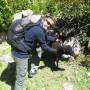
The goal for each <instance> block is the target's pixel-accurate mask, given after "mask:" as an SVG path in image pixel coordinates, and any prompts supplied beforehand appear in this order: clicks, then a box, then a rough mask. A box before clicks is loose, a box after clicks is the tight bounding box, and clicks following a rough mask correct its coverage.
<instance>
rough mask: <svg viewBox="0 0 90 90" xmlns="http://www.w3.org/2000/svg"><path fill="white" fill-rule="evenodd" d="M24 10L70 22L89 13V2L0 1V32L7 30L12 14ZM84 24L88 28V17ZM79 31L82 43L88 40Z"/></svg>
mask: <svg viewBox="0 0 90 90" xmlns="http://www.w3.org/2000/svg"><path fill="white" fill-rule="evenodd" d="M25 9H32V10H33V11H34V13H39V14H41V13H42V14H50V15H52V16H53V17H54V18H55V19H57V18H64V19H65V20H69V21H71V20H73V19H74V18H79V17H83V15H85V14H86V13H90V0H22V1H21V0H0V32H1V31H7V30H8V27H9V25H10V23H11V21H12V19H13V17H12V16H13V14H15V13H17V12H20V11H22V10H25ZM85 18H87V16H86V17H85ZM85 24H86V25H87V26H88V27H90V17H89V15H88V20H86V21H85ZM80 31H81V35H82V37H81V38H82V41H86V40H88V37H87V35H86V33H83V34H82V29H81V30H80ZM84 37H86V38H84Z"/></svg>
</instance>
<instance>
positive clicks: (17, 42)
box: [7, 15, 41, 52]
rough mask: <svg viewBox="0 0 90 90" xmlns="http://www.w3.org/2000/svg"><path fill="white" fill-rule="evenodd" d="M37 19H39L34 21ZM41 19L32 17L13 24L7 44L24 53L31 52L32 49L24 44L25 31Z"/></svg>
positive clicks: (18, 20)
mask: <svg viewBox="0 0 90 90" xmlns="http://www.w3.org/2000/svg"><path fill="white" fill-rule="evenodd" d="M35 17H37V18H38V19H37V20H36V21H34V19H35ZM40 19H41V17H40V16H39V15H32V16H31V17H28V16H27V17H24V18H21V19H17V20H15V21H13V23H12V24H11V26H10V28H9V30H8V34H7V42H8V43H9V44H10V45H11V46H13V47H14V48H16V49H18V50H21V51H23V52H30V50H31V48H30V47H29V46H27V45H26V44H25V43H24V34H25V30H28V28H31V27H33V26H35V25H37V24H36V23H37V22H38V21H39V20H40Z"/></svg>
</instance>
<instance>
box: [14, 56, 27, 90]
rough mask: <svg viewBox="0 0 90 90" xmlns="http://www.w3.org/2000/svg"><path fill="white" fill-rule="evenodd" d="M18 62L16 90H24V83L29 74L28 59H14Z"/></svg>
mask: <svg viewBox="0 0 90 90" xmlns="http://www.w3.org/2000/svg"><path fill="white" fill-rule="evenodd" d="M14 59H15V62H16V80H15V87H14V90H24V81H25V76H26V73H27V67H28V58H23V59H20V58H17V57H14Z"/></svg>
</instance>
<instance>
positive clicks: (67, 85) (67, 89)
mask: <svg viewBox="0 0 90 90" xmlns="http://www.w3.org/2000/svg"><path fill="white" fill-rule="evenodd" d="M63 88H64V89H63V90H73V84H72V83H69V82H66V83H64V84H63Z"/></svg>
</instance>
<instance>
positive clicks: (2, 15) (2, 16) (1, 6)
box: [0, 0, 12, 32]
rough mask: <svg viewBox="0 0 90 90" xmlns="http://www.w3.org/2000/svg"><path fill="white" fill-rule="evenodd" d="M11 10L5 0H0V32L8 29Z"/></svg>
mask: <svg viewBox="0 0 90 90" xmlns="http://www.w3.org/2000/svg"><path fill="white" fill-rule="evenodd" d="M11 14H12V11H11V9H10V8H9V6H8V4H7V1H6V0H0V32H1V31H3V30H7V29H8V25H9V24H10V21H11Z"/></svg>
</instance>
